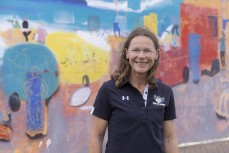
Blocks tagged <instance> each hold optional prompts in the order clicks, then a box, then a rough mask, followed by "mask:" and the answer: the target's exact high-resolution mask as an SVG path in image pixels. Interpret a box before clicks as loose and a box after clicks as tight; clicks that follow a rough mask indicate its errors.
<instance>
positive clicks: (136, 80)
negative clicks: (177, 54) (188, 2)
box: [89, 27, 178, 153]
mask: <svg viewBox="0 0 229 153" xmlns="http://www.w3.org/2000/svg"><path fill="white" fill-rule="evenodd" d="M120 53H121V55H120V57H119V63H118V66H117V68H116V70H115V71H114V72H113V73H112V75H111V79H110V80H109V81H106V82H104V83H103V85H102V86H101V88H100V90H99V91H98V94H97V97H96V99H95V103H94V108H93V109H92V112H91V113H92V114H93V117H92V128H91V138H90V143H89V153H102V152H103V151H102V144H103V138H104V135H105V131H106V128H108V142H107V145H106V151H105V152H106V153H129V152H131V153H139V152H144V153H145V152H152V151H153V152H155V153H162V152H165V153H168V152H172V153H178V146H177V140H176V134H175V127H174V121H173V120H174V119H175V118H176V111H175V103H174V97H173V91H172V89H171V88H170V87H169V86H167V85H165V84H164V83H162V82H160V81H157V80H156V78H155V75H156V72H157V67H158V63H159V42H158V39H157V37H156V35H154V33H152V32H151V31H150V30H148V29H146V28H143V27H139V28H136V29H134V30H133V31H132V32H131V33H130V35H129V36H128V38H127V40H126V41H125V43H124V47H123V48H122V49H121V51H120Z"/></svg>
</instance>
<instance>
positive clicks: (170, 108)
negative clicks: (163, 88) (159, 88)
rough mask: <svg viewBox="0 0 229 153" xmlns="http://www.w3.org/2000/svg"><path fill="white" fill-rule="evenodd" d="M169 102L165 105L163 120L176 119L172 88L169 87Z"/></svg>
mask: <svg viewBox="0 0 229 153" xmlns="http://www.w3.org/2000/svg"><path fill="white" fill-rule="evenodd" d="M169 94H170V96H169V104H168V105H167V106H166V107H165V113H164V121H165V120H173V119H176V108H175V101H174V95H173V91H172V88H170V93H169Z"/></svg>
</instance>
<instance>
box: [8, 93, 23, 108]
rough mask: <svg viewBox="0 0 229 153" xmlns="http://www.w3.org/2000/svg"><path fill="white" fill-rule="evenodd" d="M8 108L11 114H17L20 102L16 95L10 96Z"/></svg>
mask: <svg viewBox="0 0 229 153" xmlns="http://www.w3.org/2000/svg"><path fill="white" fill-rule="evenodd" d="M9 106H10V109H11V110H12V111H13V112H17V111H18V110H19V109H20V106H21V101H20V98H19V95H18V93H16V92H14V93H12V94H11V95H10V98H9Z"/></svg>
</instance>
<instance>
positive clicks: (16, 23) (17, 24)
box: [7, 16, 21, 29]
mask: <svg viewBox="0 0 229 153" xmlns="http://www.w3.org/2000/svg"><path fill="white" fill-rule="evenodd" d="M7 21H8V22H10V23H11V24H12V26H13V28H14V29H20V28H21V26H20V24H19V21H18V19H17V18H16V16H13V20H11V19H9V20H7Z"/></svg>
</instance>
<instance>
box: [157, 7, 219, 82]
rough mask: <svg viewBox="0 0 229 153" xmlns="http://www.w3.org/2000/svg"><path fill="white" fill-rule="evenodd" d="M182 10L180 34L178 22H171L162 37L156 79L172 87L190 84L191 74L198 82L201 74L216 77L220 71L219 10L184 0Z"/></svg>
mask: <svg viewBox="0 0 229 153" xmlns="http://www.w3.org/2000/svg"><path fill="white" fill-rule="evenodd" d="M180 10H181V12H180V15H181V17H180V35H179V33H178V32H177V30H176V28H175V26H176V25H169V26H168V27H167V28H166V30H165V31H164V32H163V34H162V35H161V37H160V43H161V52H160V58H161V60H160V65H159V68H158V75H157V78H158V79H160V80H161V81H163V82H165V83H167V84H168V85H170V86H174V85H176V84H179V83H182V82H183V83H187V82H188V80H189V78H190V76H192V78H191V79H192V81H193V82H194V83H198V82H199V81H200V76H201V75H208V76H214V75H215V74H216V73H218V72H219V70H220V67H219V60H218V52H217V47H218V34H217V10H215V9H210V8H200V7H197V6H194V5H190V4H183V3H181V5H180ZM191 10H195V11H194V12H195V13H193V11H191ZM171 76H172V77H171Z"/></svg>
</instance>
